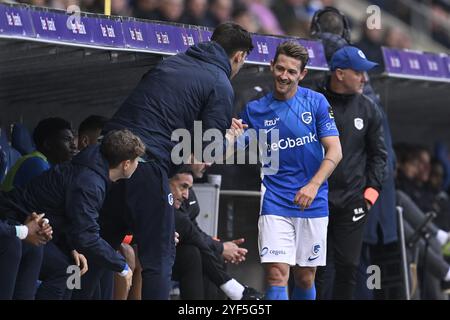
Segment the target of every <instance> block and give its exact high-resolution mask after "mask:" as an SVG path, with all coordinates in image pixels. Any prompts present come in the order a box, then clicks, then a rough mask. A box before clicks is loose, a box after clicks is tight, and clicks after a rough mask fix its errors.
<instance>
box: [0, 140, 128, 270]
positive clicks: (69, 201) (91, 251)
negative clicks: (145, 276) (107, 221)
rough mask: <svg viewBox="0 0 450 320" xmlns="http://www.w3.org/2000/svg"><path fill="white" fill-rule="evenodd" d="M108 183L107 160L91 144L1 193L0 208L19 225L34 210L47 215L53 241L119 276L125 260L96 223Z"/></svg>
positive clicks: (97, 147)
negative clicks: (51, 228) (18, 185)
mask: <svg viewBox="0 0 450 320" xmlns="http://www.w3.org/2000/svg"><path fill="white" fill-rule="evenodd" d="M109 181H110V180H109V166H108V163H107V161H106V159H105V158H104V157H103V156H102V155H101V153H100V148H99V146H97V145H96V146H91V147H88V148H86V149H84V150H83V151H81V152H80V153H79V154H78V155H77V156H75V157H74V158H73V160H72V162H66V163H63V164H59V165H56V166H55V167H53V168H51V169H50V170H48V171H46V172H44V173H42V174H41V175H40V176H38V177H36V178H34V179H32V180H31V181H30V182H29V183H28V184H27V185H26V186H25V187H23V188H15V189H14V190H12V191H10V192H8V193H1V194H0V210H2V212H3V214H4V215H6V218H9V219H11V220H15V221H19V222H21V223H23V221H24V220H25V218H26V216H27V215H28V214H30V213H31V212H33V211H35V212H37V213H45V217H46V218H48V219H49V220H50V224H51V225H52V227H53V232H54V233H53V240H52V241H54V242H55V243H56V244H57V245H58V246H59V247H61V248H62V249H63V250H65V249H76V250H77V251H79V252H80V253H83V254H84V255H86V256H87V258H88V259H89V262H90V263H91V262H95V263H98V264H101V265H103V266H104V267H106V268H108V269H111V270H113V271H117V272H121V271H123V269H124V267H125V259H124V258H123V257H122V256H121V255H120V254H118V253H117V252H116V251H115V250H114V249H113V248H112V247H111V246H110V245H109V244H108V243H107V242H106V241H105V240H103V239H102V238H100V234H99V231H100V227H99V225H98V222H97V221H98V217H99V211H100V209H101V207H102V205H103V201H104V199H105V196H106V191H107V187H108V183H109ZM10 232H11V231H10ZM67 245H68V246H69V247H68V246H67Z"/></svg>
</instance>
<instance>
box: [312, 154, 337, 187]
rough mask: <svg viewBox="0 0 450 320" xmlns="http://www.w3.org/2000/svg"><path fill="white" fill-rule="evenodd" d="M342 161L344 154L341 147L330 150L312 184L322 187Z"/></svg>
mask: <svg viewBox="0 0 450 320" xmlns="http://www.w3.org/2000/svg"><path fill="white" fill-rule="evenodd" d="M341 159H342V153H341V149H340V147H339V148H338V147H335V148H332V147H330V148H328V150H327V151H326V153H325V156H324V158H323V160H322V163H321V164H320V167H319V170H317V172H316V174H315V175H314V176H313V177H312V179H311V182H312V183H316V184H318V185H322V183H324V181H325V180H327V179H328V177H329V176H331V174H332V173H333V171H334V169H336V167H337V165H338V164H339V161H341Z"/></svg>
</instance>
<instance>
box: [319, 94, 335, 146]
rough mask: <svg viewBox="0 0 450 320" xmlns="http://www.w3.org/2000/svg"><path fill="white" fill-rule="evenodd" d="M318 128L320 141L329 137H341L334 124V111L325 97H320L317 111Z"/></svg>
mask: <svg viewBox="0 0 450 320" xmlns="http://www.w3.org/2000/svg"><path fill="white" fill-rule="evenodd" d="M316 128H317V135H318V137H319V139H321V138H323V137H328V136H339V131H338V129H337V127H336V123H335V122H334V115H333V109H332V108H331V106H330V103H329V102H328V101H327V99H326V98H325V97H324V96H323V95H320V99H319V103H318V106H317V110H316Z"/></svg>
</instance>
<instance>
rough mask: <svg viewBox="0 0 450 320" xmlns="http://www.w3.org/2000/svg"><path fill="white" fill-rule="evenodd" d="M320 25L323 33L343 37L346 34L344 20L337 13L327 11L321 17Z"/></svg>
mask: <svg viewBox="0 0 450 320" xmlns="http://www.w3.org/2000/svg"><path fill="white" fill-rule="evenodd" d="M318 23H319V25H320V31H321V32H328V33H334V34H338V35H342V34H343V33H344V28H345V25H344V20H343V18H342V16H341V15H339V14H338V13H337V12H333V11H327V12H324V13H323V14H321V15H320V17H319V20H318Z"/></svg>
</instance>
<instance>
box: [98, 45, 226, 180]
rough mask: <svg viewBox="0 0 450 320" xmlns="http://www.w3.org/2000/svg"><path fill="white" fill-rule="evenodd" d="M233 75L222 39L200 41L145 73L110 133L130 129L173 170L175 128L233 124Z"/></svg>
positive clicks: (109, 126)
mask: <svg viewBox="0 0 450 320" xmlns="http://www.w3.org/2000/svg"><path fill="white" fill-rule="evenodd" d="M230 75H231V65H230V62H229V58H228V56H227V54H226V53H225V50H224V49H223V48H222V47H221V46H220V45H219V44H218V43H216V42H214V41H212V42H202V43H199V44H197V45H194V46H192V47H190V48H189V49H188V50H187V51H186V52H185V53H180V54H177V55H176V56H173V57H170V58H167V59H165V60H163V61H162V62H160V63H159V64H158V65H157V66H156V67H154V68H153V69H152V70H150V71H149V72H148V73H147V74H146V75H144V77H143V78H142V80H141V81H140V83H139V84H138V86H137V87H136V89H134V91H133V92H132V93H131V94H130V96H129V97H128V98H127V99H126V100H125V102H124V103H123V104H122V106H121V107H120V108H119V110H118V111H117V112H116V114H114V116H113V117H112V119H111V120H110V121H109V122H108V123H107V124H106V126H105V130H104V131H105V132H107V131H110V130H113V129H120V128H128V129H129V130H131V131H132V132H133V133H135V134H136V135H138V136H139V137H140V138H141V139H142V141H143V142H144V143H145V145H146V147H147V152H148V153H149V154H150V156H151V157H153V158H156V159H157V160H159V162H160V163H161V164H162V165H163V167H164V168H165V169H166V170H167V171H168V172H169V173H170V172H171V170H172V169H173V168H172V164H171V161H170V153H171V151H172V148H173V146H174V145H175V144H177V143H178V142H177V141H171V135H172V132H173V131H174V130H176V129H179V128H185V129H188V130H189V131H191V130H192V129H193V125H194V121H195V120H201V121H202V128H203V131H205V130H207V129H210V128H217V129H219V130H221V131H222V132H223V133H224V132H225V130H226V129H228V128H229V127H230V125H231V116H232V112H233V100H234V93H233V89H232V86H231V83H230V80H229V78H230ZM192 151H193V150H192Z"/></svg>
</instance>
